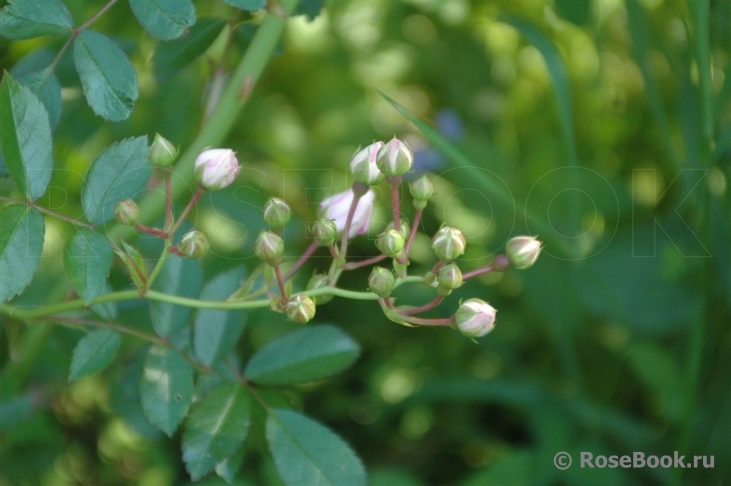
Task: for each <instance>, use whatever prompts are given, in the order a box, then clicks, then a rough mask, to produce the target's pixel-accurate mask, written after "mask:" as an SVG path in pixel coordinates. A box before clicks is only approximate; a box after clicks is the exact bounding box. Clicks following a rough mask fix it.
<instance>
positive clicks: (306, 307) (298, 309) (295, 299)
mask: <svg viewBox="0 0 731 486" xmlns="http://www.w3.org/2000/svg"><path fill="white" fill-rule="evenodd" d="M284 313H285V314H286V315H287V318H289V320H290V321H292V322H296V323H297V324H306V323H307V322H309V321H310V320H311V319H312V318H313V317H315V301H314V300H312V299H311V298H309V297H307V296H306V295H302V294H297V295H293V296H292V297H290V298H289V300H288V301H287V305H285V306H284Z"/></svg>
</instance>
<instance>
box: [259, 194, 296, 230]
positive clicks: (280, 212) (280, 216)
mask: <svg viewBox="0 0 731 486" xmlns="http://www.w3.org/2000/svg"><path fill="white" fill-rule="evenodd" d="M291 217H292V210H291V209H290V207H289V205H288V204H287V203H286V202H284V201H283V200H281V199H279V198H276V197H270V198H269V200H268V201H267V203H266V204H265V205H264V221H266V222H267V223H268V224H269V226H271V227H272V228H281V227H282V226H284V225H285V224H287V223H288V222H289V219H290V218H291Z"/></svg>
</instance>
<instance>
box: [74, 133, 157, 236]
mask: <svg viewBox="0 0 731 486" xmlns="http://www.w3.org/2000/svg"><path fill="white" fill-rule="evenodd" d="M147 152H148V146H147V137H137V138H127V139H125V140H122V141H121V142H117V143H114V144H112V145H110V146H108V147H107V148H105V149H104V151H103V152H102V153H101V154H99V157H97V159H96V160H95V161H94V163H93V164H92V165H91V168H90V169H89V172H88V174H87V175H86V179H85V180H84V185H83V187H82V188H81V206H82V207H83V208H84V216H86V219H88V220H89V222H91V223H94V224H100V223H103V222H105V221H109V220H110V219H112V218H114V208H115V206H116V205H117V203H118V202H119V201H121V200H122V199H131V198H132V197H134V196H135V195H136V194H137V193H138V192H140V191H141V190H142V189H144V187H145V184H146V183H147V179H149V178H150V174H151V168H150V161H149V160H147Z"/></svg>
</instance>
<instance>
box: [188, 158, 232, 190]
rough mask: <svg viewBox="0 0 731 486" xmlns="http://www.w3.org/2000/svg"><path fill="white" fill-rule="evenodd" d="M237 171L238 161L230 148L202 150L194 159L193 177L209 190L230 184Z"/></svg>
mask: <svg viewBox="0 0 731 486" xmlns="http://www.w3.org/2000/svg"><path fill="white" fill-rule="evenodd" d="M238 173H239V161H238V160H236V155H235V154H234V151H233V150H231V149H208V150H204V151H203V152H201V153H200V154H199V155H198V158H196V159H195V178H196V180H197V181H198V182H199V183H200V185H202V186H203V187H205V188H206V189H209V190H211V191H213V190H216V189H223V188H224V187H227V186H229V185H231V183H232V182H233V181H234V180H235V179H236V176H237V175H238Z"/></svg>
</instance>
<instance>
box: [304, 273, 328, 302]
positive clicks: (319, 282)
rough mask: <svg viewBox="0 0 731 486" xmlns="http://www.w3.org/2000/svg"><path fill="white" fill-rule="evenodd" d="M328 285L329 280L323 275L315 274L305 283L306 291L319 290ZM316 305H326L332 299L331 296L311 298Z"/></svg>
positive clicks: (324, 295) (323, 295)
mask: <svg viewBox="0 0 731 486" xmlns="http://www.w3.org/2000/svg"><path fill="white" fill-rule="evenodd" d="M329 285H330V279H329V278H328V276H327V275H326V274H324V273H316V274H314V275H313V276H312V278H310V281H309V282H307V290H315V289H321V288H323V287H328V286H329ZM312 298H313V299H314V300H315V303H316V304H317V305H320V304H327V303H328V302H330V301H331V300H332V299H333V294H322V295H316V296H314V297H312Z"/></svg>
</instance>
